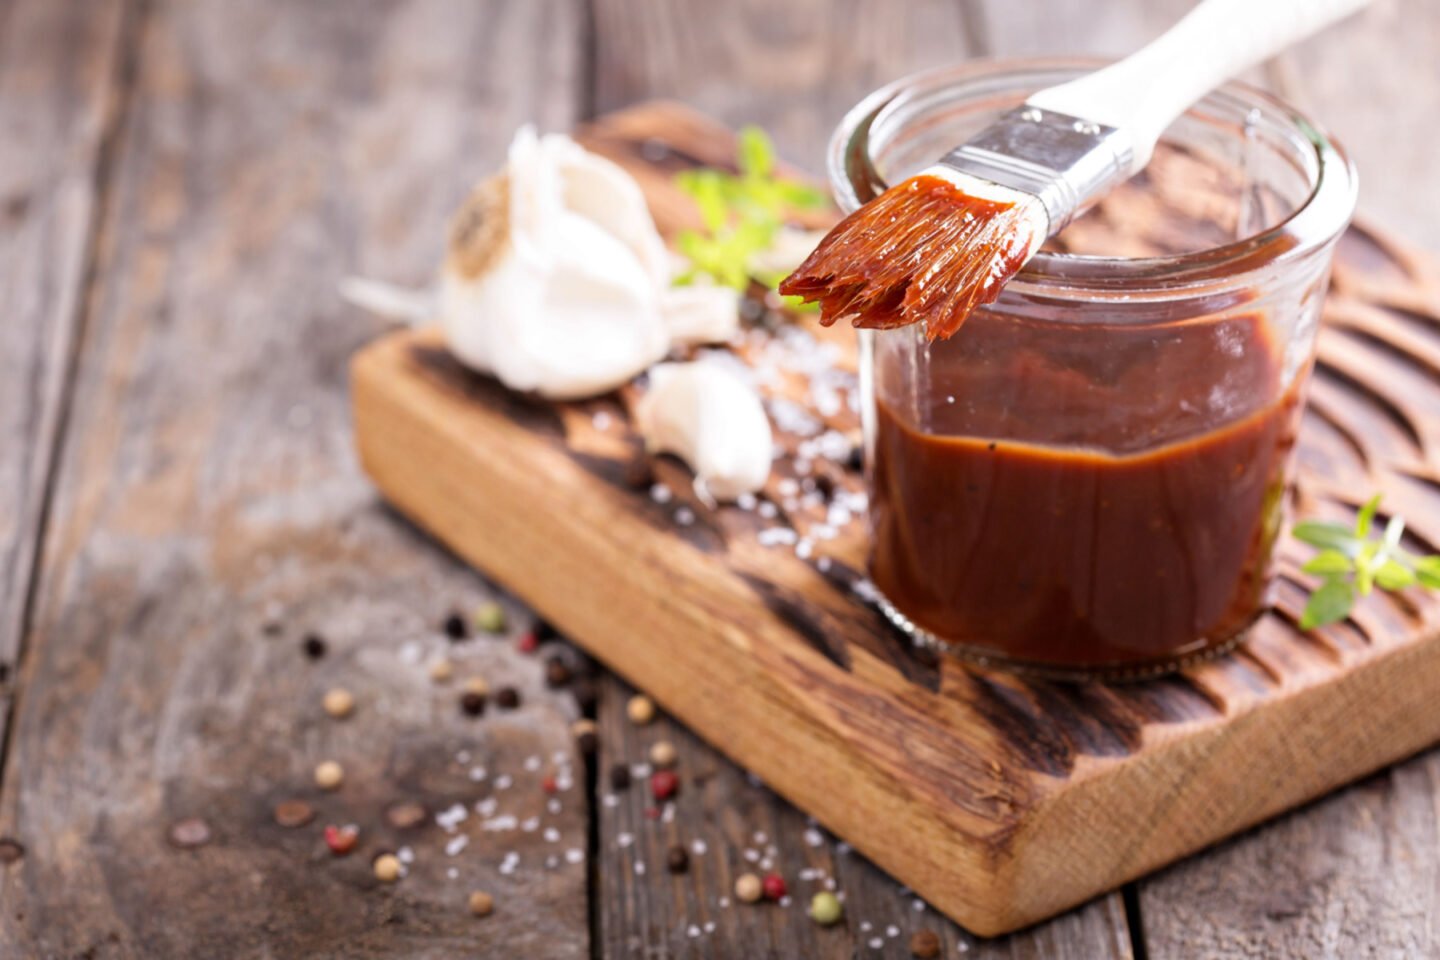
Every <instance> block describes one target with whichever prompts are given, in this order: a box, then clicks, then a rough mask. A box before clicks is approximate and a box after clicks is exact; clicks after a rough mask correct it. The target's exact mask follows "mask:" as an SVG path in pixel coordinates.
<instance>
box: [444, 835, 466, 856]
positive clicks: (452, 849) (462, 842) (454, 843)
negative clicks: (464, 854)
mask: <svg viewBox="0 0 1440 960" xmlns="http://www.w3.org/2000/svg"><path fill="white" fill-rule="evenodd" d="M469 845H470V838H469V837H467V836H466V835H465V834H463V833H461V834H457V835H456V836H453V837H451V838H450V839H449V840H447V841H445V856H447V857H454V856H458V855H459V853H460V851H461V850H464V849H465V848H466V847H468V846H469Z"/></svg>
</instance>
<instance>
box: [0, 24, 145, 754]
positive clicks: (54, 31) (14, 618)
mask: <svg viewBox="0 0 1440 960" xmlns="http://www.w3.org/2000/svg"><path fill="white" fill-rule="evenodd" d="M126 9H127V5H126V4H123V3H109V4H105V5H103V6H101V7H96V6H95V5H93V4H90V3H86V2H84V0H64V2H60V0H3V2H0V304H3V305H4V309H5V317H4V320H3V322H0V735H3V730H4V722H5V720H4V718H5V717H6V716H8V714H9V696H8V691H9V680H10V672H11V670H12V668H13V666H14V663H15V658H16V656H17V654H18V652H19V647H20V640H21V633H22V630H23V625H24V617H25V611H26V602H27V600H28V597H29V592H30V586H31V583H32V576H33V573H34V565H35V554H36V549H37V545H38V541H39V535H40V529H41V525H42V515H43V511H44V507H45V493H46V485H47V482H48V480H49V477H50V476H51V468H52V465H53V453H54V447H55V440H56V435H57V433H58V430H59V424H60V422H61V418H62V408H63V400H64V397H65V395H66V392H67V390H68V389H69V380H70V377H69V367H70V359H71V355H72V351H73V346H74V339H75V334H76V329H77V327H78V323H79V318H80V312H81V300H82V290H83V285H84V276H85V270H86V265H87V261H88V258H89V255H90V244H89V241H90V237H91V228H92V225H93V221H94V218H95V207H96V192H97V191H96V178H97V173H98V170H99V167H100V165H101V157H102V153H103V143H104V136H105V132H106V128H107V117H109V116H110V115H111V113H112V110H113V108H114V107H115V106H117V105H118V103H119V101H120V98H121V92H120V91H119V90H118V89H117V87H118V84H119V66H120V51H121V43H122V34H123V25H124V22H125V15H126Z"/></svg>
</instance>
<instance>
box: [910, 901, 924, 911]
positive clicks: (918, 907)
mask: <svg viewBox="0 0 1440 960" xmlns="http://www.w3.org/2000/svg"><path fill="white" fill-rule="evenodd" d="M910 909H911V910H914V911H915V912H916V913H923V912H924V910H925V901H924V900H919V899H917V900H915V901H914V902H913V903H911V904H910Z"/></svg>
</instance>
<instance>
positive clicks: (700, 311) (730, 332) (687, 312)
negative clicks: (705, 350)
mask: <svg viewBox="0 0 1440 960" xmlns="http://www.w3.org/2000/svg"><path fill="white" fill-rule="evenodd" d="M660 313H661V315H662V316H663V317H664V318H665V326H666V328H667V329H668V330H669V331H670V340H671V342H673V343H675V344H679V345H684V346H699V345H701V344H706V343H725V342H727V341H729V340H731V339H733V338H734V336H735V335H736V334H737V333H739V332H740V291H739V290H736V289H735V288H734V287H721V286H717V285H713V284H700V283H697V284H691V285H690V286H687V287H669V288H668V289H664V290H661V291H660Z"/></svg>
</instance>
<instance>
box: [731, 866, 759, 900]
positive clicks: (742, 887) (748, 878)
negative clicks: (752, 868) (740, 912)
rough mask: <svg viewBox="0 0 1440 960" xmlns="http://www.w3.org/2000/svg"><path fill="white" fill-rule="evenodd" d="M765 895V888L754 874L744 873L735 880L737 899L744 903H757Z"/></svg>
mask: <svg viewBox="0 0 1440 960" xmlns="http://www.w3.org/2000/svg"><path fill="white" fill-rule="evenodd" d="M764 895H765V887H764V884H763V883H762V882H761V880H760V878H759V877H757V876H755V874H753V873H742V874H740V876H738V877H736V878H735V897H736V899H738V900H740V901H742V902H744V903H756V902H758V901H759V900H760V898H761V897H762V896H764Z"/></svg>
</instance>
